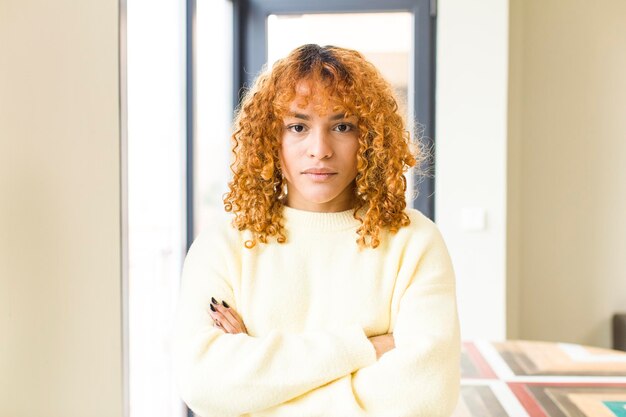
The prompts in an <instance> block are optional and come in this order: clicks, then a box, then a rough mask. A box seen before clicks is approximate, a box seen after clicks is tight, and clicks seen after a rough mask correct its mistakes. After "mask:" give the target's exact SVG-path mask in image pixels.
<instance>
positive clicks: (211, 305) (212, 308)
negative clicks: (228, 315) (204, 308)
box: [209, 304, 217, 311]
mask: <svg viewBox="0 0 626 417" xmlns="http://www.w3.org/2000/svg"><path fill="white" fill-rule="evenodd" d="M209 307H211V311H217V310H216V309H215V307H213V304H209Z"/></svg>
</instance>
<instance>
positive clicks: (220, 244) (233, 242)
mask: <svg viewBox="0 0 626 417" xmlns="http://www.w3.org/2000/svg"><path fill="white" fill-rule="evenodd" d="M233 218H234V215H233V214H231V213H228V212H226V211H223V210H218V209H213V210H210V211H208V212H206V213H205V215H204V217H203V221H202V224H201V226H200V232H199V233H198V235H197V237H196V238H195V239H194V244H196V245H200V246H203V247H210V248H212V249H218V248H229V247H230V248H234V247H236V246H237V245H238V244H242V242H243V232H241V231H239V230H237V229H236V228H235V227H234V226H233Z"/></svg>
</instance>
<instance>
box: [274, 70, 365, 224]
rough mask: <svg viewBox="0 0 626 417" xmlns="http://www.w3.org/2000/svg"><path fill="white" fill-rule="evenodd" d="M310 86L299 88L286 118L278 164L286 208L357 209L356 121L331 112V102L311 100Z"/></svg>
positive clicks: (331, 210)
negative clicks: (285, 189)
mask: <svg viewBox="0 0 626 417" xmlns="http://www.w3.org/2000/svg"><path fill="white" fill-rule="evenodd" d="M310 87H311V86H310V85H309V84H308V82H306V81H301V82H300V83H299V84H298V85H297V87H296V97H295V99H294V100H293V101H292V102H291V104H290V107H289V113H288V114H287V116H285V117H284V118H283V132H282V140H281V148H280V163H281V166H282V171H283V176H284V178H285V180H286V181H287V202H286V204H287V206H289V207H292V208H295V209H300V210H306V211H318V212H337V211H343V210H348V209H350V208H352V207H353V205H354V201H353V195H354V191H353V189H354V179H355V177H356V175H357V168H356V166H357V160H356V155H357V151H358V150H359V140H358V137H359V135H358V131H357V119H356V117H349V118H345V117H344V114H343V112H342V111H336V110H333V105H332V102H333V100H332V98H331V100H327V102H330V103H329V104H327V105H324V104H322V100H319V99H316V98H315V97H312V96H310V95H309V94H310V92H311V88H310ZM314 90H316V89H314ZM318 91H319V90H318ZM305 99H308V103H306V102H305Z"/></svg>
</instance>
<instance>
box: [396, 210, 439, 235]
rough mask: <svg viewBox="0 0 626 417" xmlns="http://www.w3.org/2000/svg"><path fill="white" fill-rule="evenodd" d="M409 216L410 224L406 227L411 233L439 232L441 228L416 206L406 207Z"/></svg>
mask: <svg viewBox="0 0 626 417" xmlns="http://www.w3.org/2000/svg"><path fill="white" fill-rule="evenodd" d="M404 212H405V213H406V215H407V216H408V217H409V221H410V224H409V225H408V226H405V229H406V230H407V231H408V232H411V233H437V232H438V231H439V229H438V228H437V225H436V224H435V223H434V222H433V221H432V220H431V219H429V218H428V217H426V216H425V215H424V214H423V213H422V212H421V211H419V210H417V209H414V208H406V209H405V210H404Z"/></svg>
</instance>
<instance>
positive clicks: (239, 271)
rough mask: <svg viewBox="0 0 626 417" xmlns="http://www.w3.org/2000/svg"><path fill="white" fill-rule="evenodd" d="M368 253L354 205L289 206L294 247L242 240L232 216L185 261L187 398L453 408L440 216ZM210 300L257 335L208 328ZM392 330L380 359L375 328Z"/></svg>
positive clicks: (182, 362)
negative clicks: (391, 343)
mask: <svg viewBox="0 0 626 417" xmlns="http://www.w3.org/2000/svg"><path fill="white" fill-rule="evenodd" d="M407 214H408V215H409V218H410V219H411V224H410V225H409V226H407V227H404V228H402V229H400V230H399V231H398V232H397V233H396V234H390V233H387V234H385V235H383V236H382V237H383V238H382V239H381V244H380V246H379V247H378V248H376V249H371V248H368V249H363V250H359V249H358V246H357V244H356V238H357V235H356V229H357V227H358V226H359V222H358V221H357V220H355V219H354V218H353V216H352V210H349V211H344V212H339V213H314V212H307V211H301V210H296V209H292V208H289V207H285V208H284V217H285V227H286V230H287V233H288V235H287V243H285V244H278V243H276V242H275V241H272V242H271V243H269V244H262V243H261V244H257V246H255V247H254V248H253V249H246V248H245V247H244V241H245V240H246V239H247V238H249V235H248V232H247V231H244V232H239V231H237V230H236V229H234V228H233V227H232V226H231V225H230V218H229V217H227V216H224V217H223V218H222V219H219V220H217V221H215V222H214V224H213V225H212V227H211V228H209V229H208V230H207V231H205V232H203V233H201V234H200V235H199V236H198V238H197V239H196V240H195V241H194V243H193V245H192V246H191V248H190V249H189V252H188V254H187V257H186V259H185V263H184V267H183V275H182V282H181V287H180V296H179V300H178V310H177V314H176V320H175V330H174V334H173V348H174V349H173V350H174V352H173V353H174V372H175V375H176V378H177V384H178V389H179V392H180V395H181V398H182V399H183V400H184V401H185V403H187V405H188V406H189V408H191V409H192V410H193V411H194V412H195V413H196V414H197V415H199V416H202V417H234V416H251V417H261V416H263V417H269V416H272V417H277V416H289V417H307V416H329V417H352V416H377V417H379V416H381V417H384V416H398V417H400V416H406V417H409V416H410V417H419V416H424V417H444V416H446V417H447V416H449V415H450V414H451V413H452V411H453V409H454V407H455V405H456V402H457V397H458V394H459V382H460V363H459V360H460V330H459V320H458V314H457V305H456V294H455V278H454V272H453V269H452V265H451V262H450V257H449V255H448V252H447V249H446V246H445V244H444V242H443V240H442V238H441V235H440V233H439V231H438V229H437V228H436V226H435V225H434V224H433V223H432V222H431V221H430V220H429V219H427V218H426V217H424V216H423V215H422V214H421V213H419V212H418V211H416V210H407ZM211 297H215V298H216V299H217V300H226V302H227V303H228V304H229V305H230V306H231V307H232V308H234V309H235V310H237V312H238V313H239V314H240V315H241V317H242V318H243V320H244V322H245V325H246V327H247V329H248V333H249V334H244V333H239V334H226V333H224V332H223V331H222V330H219V329H217V328H215V327H213V323H212V320H211V318H210V317H209V314H208V312H207V308H208V307H209V304H210V302H211ZM390 332H393V334H394V340H395V345H396V347H395V349H392V350H390V351H389V352H387V353H385V354H384V355H383V356H382V357H381V358H380V359H379V360H376V353H375V350H374V347H373V346H372V344H371V343H370V342H369V341H368V339H367V337H369V336H375V335H381V334H385V333H390Z"/></svg>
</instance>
